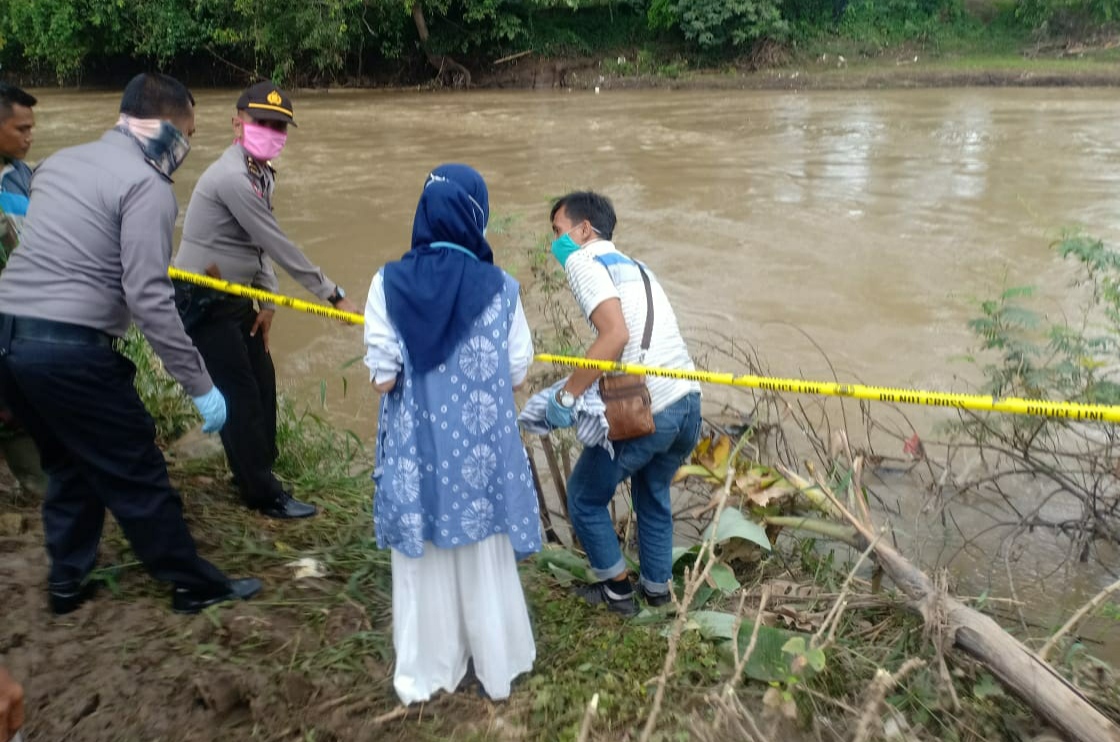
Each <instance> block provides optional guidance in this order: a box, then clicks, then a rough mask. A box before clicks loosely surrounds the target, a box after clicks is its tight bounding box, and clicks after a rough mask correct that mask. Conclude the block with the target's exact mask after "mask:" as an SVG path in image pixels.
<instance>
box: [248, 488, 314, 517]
mask: <svg viewBox="0 0 1120 742" xmlns="http://www.w3.org/2000/svg"><path fill="white" fill-rule="evenodd" d="M259 510H260V511H261V513H262V514H263V515H264V516H265V517H268V518H277V519H279V520H292V519H295V518H310V517H311V516H313V515H315V514H316V513H318V512H319V508H317V507H315V506H314V505H311V504H309V503H306V502H300V501H299V500H297V499H295V498H294V497H292V496H291V495H289V494H288V493H287V492H285V493H284V494H283V495H281V496H280V497H278V498H276V502H274V503H272V504H271V505H266V506H265V507H263V508H259Z"/></svg>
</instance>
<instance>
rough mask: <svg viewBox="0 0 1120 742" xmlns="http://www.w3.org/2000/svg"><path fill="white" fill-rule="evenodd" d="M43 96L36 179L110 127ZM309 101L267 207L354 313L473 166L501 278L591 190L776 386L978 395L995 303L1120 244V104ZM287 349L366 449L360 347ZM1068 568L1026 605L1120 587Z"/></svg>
mask: <svg viewBox="0 0 1120 742" xmlns="http://www.w3.org/2000/svg"><path fill="white" fill-rule="evenodd" d="M36 92H37V93H38V94H39V95H40V96H41V103H40V106H39V107H38V108H37V115H38V129H37V132H38V137H37V140H36V144H35V146H34V148H33V150H32V156H31V158H32V159H38V158H41V157H44V156H46V155H48V154H49V153H51V152H52V151H54V150H56V149H58V148H59V147H62V146H66V145H70V144H75V143H78V142H81V141H85V140H88V139H91V138H93V137H95V136H97V135H98V134H99V132H100V131H102V130H104V129H105V128H107V127H109V126H111V125H112V124H113V122H114V121H115V118H116V114H115V111H116V106H117V102H118V98H117V95H116V94H103V93H82V92H71V91H58V90H41V91H36ZM236 95H237V93H236V92H235V91H205V92H202V93H201V94H200V95H199V96H198V103H199V105H198V110H197V128H198V132H197V134H196V136H195V139H194V147H193V150H192V153H191V155H190V157H189V158H188V160H187V162H186V164H185V165H184V167H183V168H182V169H181V170H180V171H179V173H178V174H177V177H176V186H175V188H176V193H177V195H178V197H179V201H180V207H181V210H185V208H186V204H187V201H188V199H189V196H190V192H191V188H192V186H193V184H194V182H195V181H196V180H197V178H198V176H199V175H200V173H201V172H202V170H203V169H204V167H205V166H206V165H208V164H209V163H210V162H211V161H213V160H214V159H215V158H216V157H217V156H218V155H219V153H220V152H221V150H222V149H223V148H224V147H225V146H226V145H227V144H228V143H229V141H230V136H231V135H230V126H229V118H230V116H231V114H232V112H233V103H234V101H235V100H236ZM295 107H296V118H297V121H298V123H299V128H298V129H295V130H293V131H292V135H291V137H290V139H289V145H288V148H287V150H286V151H285V152H284V154H283V156H282V157H281V158H280V160H279V162H278V168H279V171H280V175H279V187H278V190H277V196H276V200H275V206H276V212H277V214H278V216H279V218H280V221H281V224H282V225H283V226H284V227H285V229H286V230H287V231H288V232H289V234H290V235H291V236H292V237H293V238H294V239H295V240H296V242H297V243H299V244H300V245H301V246H302V247H303V248H304V249H305V250H306V252H307V253H308V254H309V255H310V256H311V257H312V259H313V260H314V261H315V262H317V263H318V264H319V265H321V266H322V267H323V269H324V271H325V272H326V274H327V275H328V276H329V277H331V278H333V279H335V280H336V281H337V282H339V283H341V284H342V285H343V286H344V287H345V288H346V289H347V290H348V292H349V293H350V295H352V296H355V297H357V298H358V299H359V300H361V299H364V296H365V292H366V289H367V287H368V285H369V280H370V277H371V276H372V275H373V273H374V272H375V271H376V269H377V268H378V267H379V266H380V265H381V264H383V263H384V262H385V261H387V260H391V259H393V258H395V257H397V256H398V255H400V254H401V253H402V252H403V251H404V250H405V249H407V247H408V244H409V236H410V232H411V217H412V213H413V210H414V208H415V204H416V199H417V196H418V192H419V189H420V187H421V185H422V183H423V180H424V177H425V175H426V173H427V171H428V170H429V169H430V168H431V167H433V166H434V165H436V164H438V163H440V162H445V161H462V162H467V163H470V164H472V165H474V166H475V167H477V168H478V169H479V170H481V171H482V173H483V175H484V176H485V177H486V178H487V180H488V182H489V185H490V195H491V204H492V209H493V212H494V213H495V215H496V216H498V217H501V221H502V222H503V224H504V225H505V226H504V228H502V229H495V230H494V232H495V234H494V236H493V240H492V241H493V243H494V247H495V252H496V254H497V255H498V260H499V262H500V263H503V264H504V265H505V266H506V267H507V268H508V269H509V270H511V272H513V273H515V274H516V275H520V276H522V277H525V278H527V277H528V258H527V255H528V251H529V250H530V249H531V248H532V247H533V245H534V244H536V243H537V242H538V240H539V239H540V238H541V237H542V236H543V235H544V233H545V232H546V231H547V217H548V204H549V199H550V198H551V197H555V196H557V195H560V194H561V193H563V192H564V191H566V190H569V189H572V188H576V187H592V188H594V189H596V190H600V191H602V192H604V193H606V194H608V195H610V196H611V197H612V198H613V199H614V202H615V205H616V208H617V210H618V212H619V227H618V230H617V232H616V242H617V243H618V245H619V246H620V248H622V249H623V250H625V251H629V252H632V253H634V254H635V255H638V256H640V257H641V258H643V259H644V260H646V261H648V262H649V263H650V264H651V266H652V267H653V268H654V270H655V271H656V272H657V273H658V274H659V276H660V278H661V281H662V283H663V284H664V285H665V287H666V289H667V291H668V292H669V295H670V296H671V298H672V299H673V301H674V304H675V307H676V310H677V313H678V315H679V319H680V321H681V324H682V326H683V328H684V330H685V332H686V335H688V336H689V337H690V339H695V340H696V341H697V342H700V341H704V342H712V331H713V330H716V331H719V332H723V333H726V334H728V335H731V336H734V337H735V338H737V339H738V340H739V341H741V342H749V343H751V344H752V345H753V346H754V347H755V348H756V349H757V350H758V352H759V354H760V355H761V357H762V359H763V360H764V362H765V364H766V365H767V366H768V367H769V370H770V371H771V372H772V373H773V374H774V375H777V376H788V377H804V378H810V379H813V378H822V379H824V378H831V374H832V371H831V370H830V364H831V367H833V368H834V369H835V373H836V375H837V376H838V377H839V378H840V379H842V380H851V381H861V382H864V383H868V384H876V385H884V386H903V387H914V388H921V389H935V390H946V391H951V390H958V391H963V390H967V389H969V388H970V386H969V385H970V384H972V383H974V382H975V381H976V380H977V379H976V372H975V370H974V368H973V367H971V366H970V365H969V364H966V363H963V362H961V361H960V360H959V357H960V356H962V355H963V354H965V353H966V352H967V351H968V350H969V348H970V347H971V346H972V345H973V339H972V338H971V336H970V334H969V332H968V329H967V327H966V322H967V320H968V319H969V318H971V317H973V316H975V314H976V309H975V307H976V304H977V302H978V301H979V300H980V299H982V298H986V297H989V296H993V295H995V294H996V293H998V292H999V291H1000V289H1001V288H1002V287H1004V286H1014V285H1022V284H1033V285H1036V286H1038V287H1039V306H1040V307H1041V308H1043V309H1045V310H1047V311H1049V312H1052V313H1054V314H1055V316H1057V315H1060V314H1061V313H1063V312H1069V311H1072V309H1073V308H1074V306H1075V305H1076V291H1074V290H1072V289H1071V288H1070V278H1071V276H1072V271H1071V269H1070V266H1069V265H1066V264H1063V262H1062V261H1061V259H1060V258H1058V257H1057V256H1056V255H1055V254H1054V252H1053V251H1052V250H1051V249H1050V248H1049V243H1050V242H1051V240H1052V239H1053V238H1054V237H1055V236H1056V235H1057V234H1058V232H1059V231H1060V229H1061V228H1063V227H1066V226H1070V225H1082V226H1084V227H1085V228H1086V229H1087V230H1088V231H1089V232H1091V233H1093V234H1095V235H1097V236H1100V237H1102V238H1105V239H1106V240H1112V241H1115V240H1117V239H1118V238H1120V209H1118V208H1117V200H1116V191H1117V188H1118V186H1120V139H1118V136H1117V131H1116V121H1117V119H1118V114H1120V102H1117V99H1116V96H1115V94H1114V93H1113V92H1112V91H1110V90H1106V89H1100V90H1072V89H1062V90H1037V89H1024V90H990V89H948V90H946V89H936V90H912V91H867V92H852V91H844V92H813V93H793V92H699V91H692V92H672V91H662V90H657V91H642V92H625V93H621V92H609V91H608V92H604V93H602V94H599V95H596V94H594V93H591V92H572V93H562V92H555V93H540V92H525V91H522V92H501V93H470V94H439V95H423V94H414V93H385V92H328V93H323V92H306V93H301V94H298V95H297V96H296V97H295ZM281 283H282V286H283V288H284V290H285V291H286V292H288V293H292V294H294V295H296V296H301V297H303V298H308V297H307V296H306V295H305V294H304V293H303V292H302V289H300V288H299V287H298V286H296V285H295V283H294V282H293V281H291V280H290V279H288V278H287V277H286V276H282V277H281ZM272 345H273V354H274V356H275V359H276V363H277V369H278V374H279V376H280V377H281V380H282V381H281V383H282V387H283V388H284V389H285V391H286V392H287V393H288V394H289V395H290V396H292V397H294V398H295V399H297V400H299V401H300V402H301V403H305V404H311V405H313V406H318V405H319V404H320V401H321V396H322V394H323V392H324V391H325V397H326V405H327V408H328V414H329V415H330V416H331V417H332V419H334V420H335V421H337V422H339V423H340V424H343V425H346V426H348V427H351V428H353V429H355V430H357V431H359V432H361V433H362V434H363V435H366V436H367V437H368V435H369V433H370V432H371V431H372V428H373V419H374V415H375V402H374V401H373V399H372V397H371V395H370V394H368V393H367V391H366V386H365V384H364V381H363V378H364V377H363V373H362V371H363V370H364V369H363V368H362V367H361V365H360V364H357V365H356V366H350V367H349V368H344V365H345V364H346V362H347V361H349V360H351V359H353V358H355V357H356V356H358V355H359V354H360V353H361V339H360V333H359V332H358V331H357V330H356V329H354V328H347V327H342V326H340V325H337V324H334V323H329V322H325V321H324V320H320V319H317V318H314V317H310V316H304V315H298V314H295V313H293V312H290V311H285V310H281V314H280V315H279V316H278V317H277V320H276V323H275V325H274V328H273V340H272ZM719 370H729V371H732V370H745V369H735V368H720V369H719ZM343 378H345V379H347V382H348V383H347V384H343V382H342V379H343ZM725 398H726V393H725V392H722V391H719V390H711V391H710V392H709V393H708V399H709V403H710V404H714V403H718V402H720V401H723V400H724V399H725ZM929 414H933V413H929ZM922 419H926V418H922ZM929 419H931V420H936V419H938V418H936V417H933V418H929ZM941 419H944V418H941ZM903 509H904V510H905V509H906V508H903ZM910 537H911V538H914V539H916V540H917V541H918V542H921V543H922V544H923V545H924V548H923V549H922V550H921V551H922V554H923V559H924V560H925V561H927V563H929V562H936V561H938V560H939V559H942V558H943V557H942V555H943V554H945V553H947V550H946V549H947V547H946V543H947V542H946V539H948V537H947V536H945V535H944V534H938V533H924V534H922V535H921V537H919V536H918V535H915V534H913V533H911V534H910ZM991 546H992V547H993V548H994V546H995V545H994V544H992V545H991ZM1063 554H1064V552H1063V550H1062V548H1061V547H1060V545H1053V548H1046V547H1041V548H1039V549H1038V550H1036V552H1035V553H1034V554H1033V556H1032V557H1030V558H1023V559H1021V560H1020V561H1018V562H1015V563H1013V564H1012V571H1013V573H1015V571H1018V572H1019V574H1017V575H1016V579H1017V581H1019V580H1021V581H1022V584H1018V588H1019V597H1021V598H1023V599H1024V600H1027V601H1028V602H1030V603H1034V604H1035V605H1045V606H1050V607H1060V608H1061V611H1062V612H1064V613H1068V612H1070V611H1072V610H1073V608H1074V607H1076V605H1078V604H1080V603H1081V602H1082V601H1083V600H1084V599H1085V598H1086V597H1087V596H1091V595H1092V594H1094V593H1095V592H1096V591H1097V590H1098V589H1100V587H1101V586H1102V585H1104V584H1107V583H1108V582H1110V581H1111V580H1112V579H1113V578H1112V577H1110V576H1109V574H1108V569H1106V568H1102V567H1100V566H1099V565H1095V566H1092V567H1090V566H1083V567H1077V566H1074V567H1069V568H1066V569H1064V570H1062V571H1060V572H1059V573H1058V574H1054V575H1048V576H1047V573H1048V572H1049V571H1050V569H1048V566H1049V565H1052V564H1053V563H1054V562H1055V561H1056V560H1058V559H1059V558H1060V557H1062V556H1063ZM1106 561H1107V560H1106ZM993 565H994V566H993ZM953 571H954V573H955V574H956V575H957V577H958V579H959V580H960V581H961V584H962V587H961V590H962V592H965V593H970V594H974V595H975V594H977V593H979V592H980V591H982V590H984V589H986V588H987V587H988V585H989V584H992V585H993V591H994V592H995V593H1002V594H1006V592H1005V591H1003V590H1002V588H1003V587H1004V586H1005V582H1006V575H1005V574H1003V573H1004V572H1005V569H1004V566H1003V562H1002V560H1001V559H997V558H995V557H994V556H992V558H991V559H985V558H984V556H983V555H982V554H979V555H977V554H973V555H972V556H969V555H963V556H960V557H958V558H957V560H956V561H955V562H954V563H953ZM1035 614H1036V616H1037V617H1038V619H1039V620H1040V621H1042V622H1043V623H1045V622H1048V621H1052V620H1054V619H1053V617H1052V616H1050V615H1048V614H1047V612H1046V610H1044V609H1040V610H1038V611H1036V612H1035ZM1107 628H1108V627H1107V626H1101V627H1100V629H1101V630H1100V632H1099V633H1100V636H1101V637H1102V638H1104V639H1105V640H1106V642H1107V636H1108V634H1109V632H1108V630H1107ZM1109 643H1110V644H1111V645H1112V646H1109V647H1105V648H1101V649H1103V650H1104V653H1105V654H1109V655H1112V656H1114V657H1117V658H1120V646H1116V645H1117V644H1118V643H1117V642H1109Z"/></svg>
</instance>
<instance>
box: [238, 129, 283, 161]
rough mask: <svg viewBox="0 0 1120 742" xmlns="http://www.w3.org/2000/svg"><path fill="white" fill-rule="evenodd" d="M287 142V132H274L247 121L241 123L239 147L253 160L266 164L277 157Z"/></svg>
mask: <svg viewBox="0 0 1120 742" xmlns="http://www.w3.org/2000/svg"><path fill="white" fill-rule="evenodd" d="M287 141H288V132H286V131H276V130H275V129H270V128H268V127H267V126H261V125H260V124H253V123H250V122H248V121H243V122H242V123H241V146H242V147H244V148H245V151H246V152H248V153H249V154H250V155H252V156H253V158H254V159H257V160H261V161H262V162H267V161H268V160H271V159H274V158H276V157H278V156H279V155H280V152H281V151H282V150H283V149H284V143H285V142H287Z"/></svg>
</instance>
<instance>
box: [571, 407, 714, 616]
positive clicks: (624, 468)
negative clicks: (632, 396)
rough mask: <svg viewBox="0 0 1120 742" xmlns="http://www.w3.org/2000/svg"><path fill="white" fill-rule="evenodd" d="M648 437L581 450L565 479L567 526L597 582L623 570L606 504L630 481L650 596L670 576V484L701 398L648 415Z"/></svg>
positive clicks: (696, 427) (688, 448)
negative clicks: (651, 426)
mask: <svg viewBox="0 0 1120 742" xmlns="http://www.w3.org/2000/svg"><path fill="white" fill-rule="evenodd" d="M653 422H654V426H655V427H656V430H654V432H653V433H651V434H649V435H646V436H642V437H641V438H633V439H631V440H628V441H621V442H618V443H615V444H613V445H614V451H615V457H614V459H611V457H610V455H609V454H607V452H606V450H605V449H604V448H603V447H602V446H595V447H594V448H585V449H583V453H581V454H580V457H579V460H578V461H576V465H575V468H574V469H572V476H571V478H570V479H569V480H568V511H569V514H570V515H571V518H572V528H574V529H575V532H576V536H578V537H579V540H580V543H581V544H583V548H584V550H585V551H586V552H587V558H588V561H590V562H591V571H592V573H594V575H595V578H596V579H598V580H607V579H610V578H612V577H616V576H618V575H619V574H621V573H622V572H623V571H625V569H626V561H625V560H624V559H623V557H622V549H621V548H620V547H619V544H618V536H617V535H616V534H615V531H614V523H612V522H611V515H610V511H609V510H608V506H609V505H610V502H611V499H612V498H613V497H614V493H615V490H616V489H618V485H619V484H621V483H622V482H623V480H625V479H626V478H628V477H629V479H630V491H631V493H632V496H633V500H634V511H635V512H636V513H637V516H638V558H639V561H640V562H641V579H640V582H641V585H642V587H643V588H645V590H646V592H647V593H649V594H651V595H663V594H665V592H666V591H668V589H669V580H670V579H671V578H672V572H673V508H672V504H671V502H670V500H669V484H670V483H671V482H672V481H673V475H674V474H676V472H677V469H678V468H680V465H681V463H683V462H684V460H685V459H686V458H687V457H688V456H689V454H691V453H692V450H693V449H694V448H695V447H696V441H697V440H698V439H699V437H700V394H699V393H698V392H693V393H691V394H688V395H686V396H684V397H682V398H681V399H679V400H677V401H676V402H674V403H673V404H671V405H669V406H668V407H666V408H665V409H664V410H662V411H661V412H659V413H657V414H656V415H654V416H653Z"/></svg>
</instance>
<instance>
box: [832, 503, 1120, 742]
mask: <svg viewBox="0 0 1120 742" xmlns="http://www.w3.org/2000/svg"><path fill="white" fill-rule="evenodd" d="M825 492H826V493H827V495H828V497H829V499H830V500H831V501H832V505H833V507H834V509H835V510H836V511H838V512H839V513H840V514H841V516H842V517H843V518H844V519H845V520H847V521H848V522H849V523H851V524H852V526H853V527H854V528H855V529H856V531H857V533H858V538H857V539H856V541H857V543H856V544H854V545H855V546H856V547H857V548H866V547H867V546H868V544H872V543H874V548H873V552H874V554H875V557H876V559H877V561H878V563H879V566H881V567H882V568H883V570H884V571H885V572H886V574H887V576H888V577H890V579H891V580H893V581H894V583H895V585H896V586H897V587H898V589H899V590H900V591H901V592H902V593H903V594H904V595H905V596H906V597H907V598H908V600H909V606H910V608H911V609H913V610H915V611H916V612H918V613H919V614H921V616H922V618H923V619H924V620H925V622H926V625H927V627H928V628H931V629H933V630H935V631H936V632H937V633H938V634H939V635H940V636H941V637H943V639H944V641H945V646H949V645H950V644H952V645H955V646H957V647H959V648H960V649H962V650H964V651H965V652H966V653H968V654H969V655H971V656H972V657H974V658H975V659H977V660H979V661H980V662H981V663H983V664H984V665H985V666H987V667H988V668H989V669H990V670H991V671H992V673H993V674H994V675H995V676H996V677H997V678H999V679H1000V681H1001V682H1003V684H1004V685H1005V686H1007V687H1008V688H1009V689H1011V691H1012V692H1014V693H1015V694H1016V695H1017V696H1018V697H1019V698H1020V699H1021V700H1022V701H1023V702H1024V703H1025V704H1027V705H1028V706H1029V707H1030V708H1031V709H1033V710H1034V711H1035V713H1037V714H1038V715H1039V716H1041V717H1042V718H1043V719H1045V720H1046V721H1047V722H1049V723H1050V724H1051V725H1053V726H1054V728H1056V729H1058V730H1060V731H1061V732H1062V733H1064V734H1065V735H1066V736H1067V737H1068V738H1069V739H1071V740H1076V742H1120V727H1118V726H1117V725H1116V724H1114V723H1113V722H1112V721H1111V720H1110V719H1109V718H1108V717H1107V716H1105V715H1104V714H1102V713H1101V712H1100V711H1099V710H1097V708H1096V707H1095V706H1093V704H1092V703H1091V702H1090V701H1089V699H1088V698H1086V697H1085V695H1084V694H1083V693H1082V692H1081V691H1080V690H1078V689H1077V688H1076V687H1074V685H1073V684H1072V683H1070V682H1069V681H1068V680H1066V679H1065V678H1064V677H1062V676H1061V675H1059V674H1058V672H1057V671H1056V670H1054V668H1053V667H1051V666H1050V665H1049V664H1048V663H1046V662H1045V661H1044V660H1042V659H1041V658H1040V657H1039V656H1038V655H1037V654H1036V653H1035V652H1033V651H1032V650H1031V649H1029V648H1028V647H1026V646H1024V645H1023V644H1022V642H1020V641H1019V640H1018V639H1016V638H1015V637H1013V636H1011V635H1010V634H1008V633H1007V632H1006V631H1004V629H1003V627H1002V626H1000V625H999V624H998V623H996V622H995V621H994V620H992V619H991V618H989V617H988V616H985V615H984V614H982V613H980V612H979V611H977V610H975V609H973V608H970V607H968V606H967V605H965V604H964V603H962V602H960V601H959V600H957V599H956V598H954V597H952V596H951V595H949V594H948V593H946V592H945V591H944V590H942V589H939V588H938V586H937V585H935V584H934V581H933V580H931V579H930V577H929V576H928V575H926V574H925V573H924V572H922V571H921V570H920V569H918V568H917V567H916V566H914V565H913V564H912V563H911V562H910V561H909V560H908V559H906V557H904V556H903V555H902V554H900V553H899V552H898V551H896V550H895V549H894V548H892V547H891V546H889V545H888V544H887V543H885V542H886V539H882V538H879V539H876V537H875V534H874V533H873V532H872V528H871V526H870V524H868V523H865V522H863V521H862V520H860V519H859V518H856V517H855V516H854V515H853V514H852V513H851V511H849V510H848V509H847V508H846V507H845V506H844V505H843V503H841V502H840V501H839V500H838V499H837V498H836V497H835V496H833V495H832V493H830V492H828V491H827V490H825ZM858 542H862V545H860V544H859V543H858Z"/></svg>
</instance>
